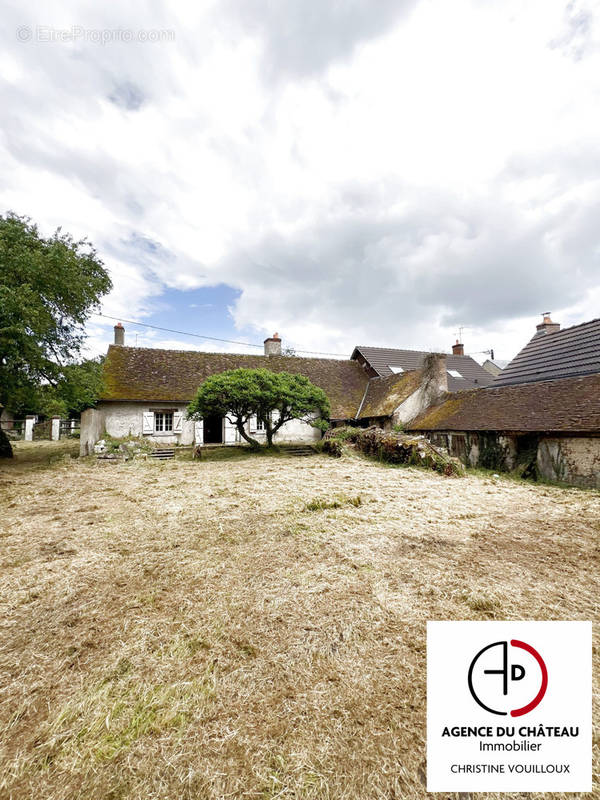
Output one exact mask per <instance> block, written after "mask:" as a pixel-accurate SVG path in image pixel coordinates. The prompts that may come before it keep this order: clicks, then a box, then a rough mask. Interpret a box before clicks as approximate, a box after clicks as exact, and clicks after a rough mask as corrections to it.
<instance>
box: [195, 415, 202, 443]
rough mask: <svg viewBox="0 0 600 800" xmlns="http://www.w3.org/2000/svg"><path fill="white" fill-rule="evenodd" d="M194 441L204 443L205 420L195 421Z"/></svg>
mask: <svg viewBox="0 0 600 800" xmlns="http://www.w3.org/2000/svg"><path fill="white" fill-rule="evenodd" d="M194 441H195V442H196V444H204V421H203V420H200V421H199V422H195V423H194Z"/></svg>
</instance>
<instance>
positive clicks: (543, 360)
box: [493, 319, 600, 386]
mask: <svg viewBox="0 0 600 800" xmlns="http://www.w3.org/2000/svg"><path fill="white" fill-rule="evenodd" d="M599 372H600V319H594V320H592V321H591V322H584V323H583V324H581V325H574V326H573V327H571V328H564V329H563V330H562V331H555V332H554V333H539V334H536V335H535V336H534V337H533V339H531V341H530V342H528V344H526V345H525V347H524V348H523V349H522V350H521V352H520V353H519V354H518V355H517V356H515V358H513V360H512V361H511V362H510V364H509V365H508V366H507V367H506V368H505V369H504V370H503V371H502V372H501V373H500V375H498V376H497V377H496V378H495V380H494V383H493V386H510V385H515V384H519V383H535V382H537V381H551V380H554V379H556V378H569V377H575V376H579V375H593V374H595V373H599Z"/></svg>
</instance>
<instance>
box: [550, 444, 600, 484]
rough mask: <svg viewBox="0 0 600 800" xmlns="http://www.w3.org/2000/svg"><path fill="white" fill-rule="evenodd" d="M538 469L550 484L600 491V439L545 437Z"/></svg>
mask: <svg viewBox="0 0 600 800" xmlns="http://www.w3.org/2000/svg"><path fill="white" fill-rule="evenodd" d="M537 467H538V470H539V472H540V475H542V476H543V477H544V478H546V479H547V480H553V481H562V482H564V483H571V484H573V485H574V486H585V487H588V488H592V489H600V437H591V436H590V437H585V436H565V437H552V436H544V437H543V438H542V439H541V440H540V443H539V446H538V450H537Z"/></svg>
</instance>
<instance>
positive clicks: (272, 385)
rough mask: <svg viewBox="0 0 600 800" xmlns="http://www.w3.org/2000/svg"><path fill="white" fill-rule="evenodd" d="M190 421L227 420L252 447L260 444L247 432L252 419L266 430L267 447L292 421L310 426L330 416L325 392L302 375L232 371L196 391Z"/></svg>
mask: <svg viewBox="0 0 600 800" xmlns="http://www.w3.org/2000/svg"><path fill="white" fill-rule="evenodd" d="M187 414H188V418H189V419H198V420H199V419H206V417H211V416H219V417H226V418H227V419H228V420H229V422H230V423H231V424H232V425H235V427H236V429H237V431H238V432H239V434H240V436H241V437H242V439H245V441H247V442H248V443H249V444H250V445H252V447H260V442H259V441H258V440H257V439H255V438H254V437H252V436H250V434H249V433H248V431H247V430H246V426H247V423H248V421H249V420H250V419H251V418H252V417H256V418H257V419H258V420H260V421H261V422H262V423H263V425H264V429H265V433H266V437H267V445H268V446H269V447H270V446H271V445H272V444H273V437H274V436H275V434H276V433H277V431H278V430H279V429H280V428H281V427H282V425H285V423H286V422H289V421H290V420H292V419H300V420H304V421H305V422H307V423H309V424H313V420H314V418H315V416H316V417H320V418H321V419H322V420H325V419H327V418H328V417H329V414H330V405H329V400H328V399H327V395H326V394H325V392H324V391H323V390H322V389H320V388H319V387H318V386H315V385H314V384H313V383H311V381H309V379H308V378H305V377H304V376H303V375H291V374H290V373H288V372H271V371H270V370H268V369H264V368H263V369H233V370H227V371H225V372H221V373H219V374H218V375H211V377H210V378H207V379H206V380H205V381H204V383H202V384H201V386H200V387H199V388H198V391H197V393H196V397H195V398H194V399H193V400H192V402H191V403H190V405H189V406H188V410H187Z"/></svg>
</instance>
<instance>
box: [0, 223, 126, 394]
mask: <svg viewBox="0 0 600 800" xmlns="http://www.w3.org/2000/svg"><path fill="white" fill-rule="evenodd" d="M110 289H111V281H110V278H109V275H108V273H107V271H106V269H105V268H104V265H103V264H102V261H101V260H100V259H99V258H98V256H97V254H96V251H95V250H94V248H93V247H92V246H91V245H90V244H89V243H88V242H87V241H85V240H83V241H75V240H74V239H73V238H72V237H71V236H70V235H68V234H64V233H62V232H61V229H60V228H59V229H58V230H57V231H56V232H55V233H54V234H53V235H52V236H50V237H49V238H44V237H42V236H40V234H39V232H38V229H37V227H36V226H35V225H34V224H33V223H32V222H31V220H30V219H29V218H27V217H19V216H17V215H16V214H12V213H8V214H7V215H6V216H0V405H4V406H7V407H9V408H10V407H11V406H12V404H13V400H14V399H16V398H19V397H23V396H25V395H27V393H31V392H32V391H35V390H36V389H39V387H40V386H42V385H45V384H49V385H52V386H56V385H57V384H58V383H59V382H60V381H61V380H63V379H65V375H66V372H65V370H66V369H67V367H68V366H69V365H70V364H72V363H73V361H74V360H75V359H76V358H77V356H78V354H79V352H80V348H81V345H82V342H83V338H84V333H83V324H84V322H85V320H86V319H87V318H88V316H89V314H90V313H91V312H92V311H93V310H94V308H96V307H97V305H98V302H99V299H100V298H101V297H102V296H103V295H105V294H106V293H107V292H108V291H110Z"/></svg>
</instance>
